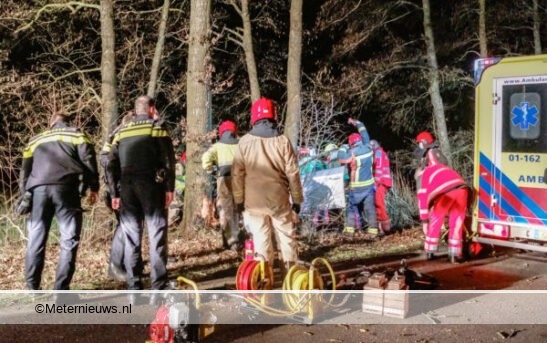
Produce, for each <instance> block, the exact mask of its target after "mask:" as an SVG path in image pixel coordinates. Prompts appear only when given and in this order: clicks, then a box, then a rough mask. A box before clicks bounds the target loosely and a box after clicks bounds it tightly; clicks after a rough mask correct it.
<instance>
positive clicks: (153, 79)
mask: <svg viewBox="0 0 547 343" xmlns="http://www.w3.org/2000/svg"><path fill="white" fill-rule="evenodd" d="M169 7H170V3H169V0H164V1H163V7H162V10H161V19H160V26H159V29H158V40H157V41H156V50H155V51H154V59H153V60H152V68H151V69H150V81H149V82H148V91H147V92H146V94H147V95H148V96H149V97H152V98H154V97H155V95H156V87H157V86H158V77H159V70H160V63H161V56H162V55H163V46H164V45H165V28H166V26H167V19H168V17H169Z"/></svg>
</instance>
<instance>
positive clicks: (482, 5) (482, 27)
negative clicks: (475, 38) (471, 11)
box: [479, 0, 488, 57]
mask: <svg viewBox="0 0 547 343" xmlns="http://www.w3.org/2000/svg"><path fill="white" fill-rule="evenodd" d="M487 44H488V41H487V38H486V0H479V48H480V57H486V56H488V46H487Z"/></svg>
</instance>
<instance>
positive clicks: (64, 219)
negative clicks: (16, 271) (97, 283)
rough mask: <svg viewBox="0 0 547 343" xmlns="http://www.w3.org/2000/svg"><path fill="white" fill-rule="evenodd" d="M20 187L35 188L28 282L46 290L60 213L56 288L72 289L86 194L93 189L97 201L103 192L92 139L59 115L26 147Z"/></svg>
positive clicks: (92, 196)
mask: <svg viewBox="0 0 547 343" xmlns="http://www.w3.org/2000/svg"><path fill="white" fill-rule="evenodd" d="M80 180H82V182H83V183H82V185H83V188H82V187H80V184H81V181H80ZM20 187H21V191H22V192H26V191H30V192H32V209H31V212H30V218H29V219H28V221H27V230H28V243H27V251H26V256H25V279H26V280H25V281H26V286H27V288H28V289H31V290H36V289H40V282H41V278H42V271H43V269H44V259H45V251H46V250H45V248H46V242H47V238H48V234H49V230H50V226H51V222H52V220H53V217H55V218H56V220H57V225H58V227H59V232H60V235H61V242H60V249H61V251H60V254H59V261H58V264H57V271H56V274H55V284H54V289H56V290H68V289H70V282H71V281H72V276H73V275H74V270H75V265H76V254H77V252H78V246H79V244H80V233H81V230H82V208H81V202H80V196H81V195H82V194H83V193H84V192H85V191H86V188H89V190H90V192H89V197H88V202H89V203H90V204H94V203H95V202H96V201H97V197H98V195H97V192H98V191H99V173H98V171H97V158H96V155H95V150H94V149H93V144H92V142H91V140H90V139H89V137H88V136H87V135H85V134H84V133H82V132H81V131H80V130H78V129H77V128H74V127H71V126H69V125H68V124H67V123H66V121H65V116H63V115H61V114H55V115H54V116H53V117H52V119H51V121H50V128H49V129H48V130H46V131H44V132H42V133H40V134H39V135H37V136H35V137H33V138H32V139H31V140H30V142H29V143H28V145H27V146H26V147H25V150H24V151H23V164H22V168H21V174H20Z"/></svg>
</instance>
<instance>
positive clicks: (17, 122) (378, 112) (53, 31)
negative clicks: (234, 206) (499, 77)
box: [0, 0, 547, 244]
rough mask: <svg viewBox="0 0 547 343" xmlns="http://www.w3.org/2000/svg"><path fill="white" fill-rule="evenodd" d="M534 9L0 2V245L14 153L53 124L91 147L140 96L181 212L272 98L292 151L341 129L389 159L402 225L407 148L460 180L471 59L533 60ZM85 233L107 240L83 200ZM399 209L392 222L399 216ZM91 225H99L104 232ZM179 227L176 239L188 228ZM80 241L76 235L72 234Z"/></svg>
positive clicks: (469, 0)
mask: <svg viewBox="0 0 547 343" xmlns="http://www.w3.org/2000/svg"><path fill="white" fill-rule="evenodd" d="M546 5H547V4H546V2H545V0H511V1H494V0H461V1H431V3H430V1H429V0H410V1H405V0H396V1H389V0H387V1H386V0H370V1H366V0H351V1H343V0H313V1H312V0H308V1H303V0H291V1H287V0H264V1H249V0H237V1H236V0H226V1H221V0H192V1H190V0H164V1H160V0H157V1H150V0H131V1H127V0H100V1H99V0H81V1H68V0H65V1H52V0H33V1H30V0H28V1H16V0H4V1H2V4H0V112H1V121H2V126H3V129H2V130H1V131H0V139H1V141H2V144H0V169H1V178H0V201H1V202H0V203H1V204H2V205H1V206H0V228H1V229H2V232H3V234H2V235H0V237H1V238H2V242H3V243H8V244H10V242H13V241H23V240H24V237H25V230H24V218H21V217H18V216H16V215H14V214H13V211H12V207H13V203H14V201H15V200H16V198H17V196H18V194H19V187H18V185H17V180H18V173H19V168H20V165H21V155H22V148H23V146H24V145H25V144H26V142H28V140H29V139H30V137H32V136H33V135H35V134H37V133H38V132H40V131H41V130H43V129H44V128H46V126H47V122H48V119H49V118H50V117H51V115H52V114H53V113H57V112H60V113H63V114H65V115H69V116H70V117H71V120H72V122H73V123H74V124H75V125H77V126H79V127H81V128H83V129H84V130H85V131H86V132H87V133H88V134H89V135H90V136H91V137H93V139H94V142H95V143H96V150H97V151H99V150H100V147H101V146H102V143H103V141H104V138H105V137H106V136H107V135H108V133H109V132H110V130H111V129H112V128H113V127H114V126H115V125H116V123H117V122H118V119H119V118H120V117H121V116H123V114H124V113H126V112H127V111H129V110H131V109H132V107H133V102H134V99H135V98H136V97H137V96H138V95H140V94H148V95H151V96H153V97H155V99H156V102H157V108H158V110H159V111H160V113H161V116H162V118H164V120H165V121H166V123H167V125H168V126H169V127H170V129H171V133H172V138H173V141H174V143H175V146H176V149H177V154H180V153H182V152H183V151H187V153H188V160H187V193H186V198H185V213H188V214H194V213H196V211H197V210H198V208H197V207H198V204H199V203H200V201H199V199H200V197H201V196H202V194H203V189H204V184H205V182H206V178H205V174H204V173H203V171H202V170H201V166H200V157H201V154H202V153H203V151H204V150H205V149H206V148H207V146H208V144H209V143H210V142H211V140H212V139H214V137H215V131H214V130H215V128H216V127H217V125H218V123H220V122H221V121H222V120H224V119H231V120H234V121H235V122H236V123H237V124H238V126H239V129H240V134H243V133H245V132H246V131H247V130H248V129H249V128H250V124H249V119H250V118H249V117H250V113H249V112H250V111H249V109H250V105H251V103H252V101H253V100H255V99H257V98H259V97H260V96H267V97H269V98H271V99H274V100H275V101H276V104H277V108H278V112H279V117H280V123H281V129H282V130H284V132H285V134H287V135H288V136H289V138H290V139H291V140H292V142H293V143H294V145H295V147H296V146H313V147H315V148H317V149H321V148H323V147H324V146H325V145H326V144H327V143H330V142H334V143H337V144H343V143H345V141H346V139H347V135H348V134H349V133H350V132H352V129H353V128H352V127H351V126H350V125H348V124H347V118H348V117H354V118H357V119H359V120H361V121H363V122H364V123H365V125H366V127H367V128H368V130H369V133H370V135H371V137H372V138H375V139H377V140H378V141H379V142H380V143H381V144H382V145H383V146H384V148H385V150H386V151H387V152H388V153H389V155H390V157H391V160H392V170H393V172H394V175H395V179H396V185H395V187H394V190H393V192H392V193H391V197H390V201H391V208H394V207H395V208H398V209H400V210H401V212H404V211H406V214H405V215H401V216H400V217H399V218H396V219H395V221H396V224H397V225H400V226H404V225H412V220H413V216H414V215H415V214H416V206H415V202H414V190H413V187H414V185H413V180H412V174H413V171H414V165H413V162H412V161H413V156H412V150H413V149H414V142H413V139H414V137H415V136H416V134H417V133H418V132H419V131H422V130H431V131H432V132H433V133H434V134H435V135H436V136H437V137H438V139H439V141H440V143H441V147H442V148H443V150H444V151H445V152H446V154H447V155H448V156H449V157H450V159H451V161H452V165H453V166H454V167H455V168H456V169H457V170H459V171H460V172H461V173H462V174H463V175H464V177H465V178H466V180H468V182H469V183H471V179H472V169H473V137H474V136H473V126H474V83H473V63H474V61H475V60H476V59H477V58H479V57H487V56H502V57H503V56H518V55H530V54H540V53H542V52H545V49H544V48H543V46H544V45H545V44H546V41H545V40H546V39H547V38H546V37H547V25H546V23H547V10H546V7H547V6H546ZM88 210H89V212H88V213H87V218H88V219H87V220H86V225H87V226H89V227H90V228H93V230H91V232H93V234H96V235H97V236H101V237H103V236H105V232H107V233H110V232H111V227H110V226H109V225H103V224H102V223H103V222H104V223H106V222H108V223H110V222H111V215H110V214H109V213H108V212H107V211H104V205H102V204H98V205H96V206H95V207H93V208H91V209H88ZM403 210H404V211H403ZM106 218H109V219H108V220H107V219H106ZM194 219H195V216H193V215H187V216H185V220H184V221H183V222H182V223H181V224H180V225H179V227H178V228H177V229H180V231H182V232H185V231H188V230H190V229H191V228H192V227H193V226H195V224H196V223H195V222H194V221H193V220H194ZM88 231H89V230H88Z"/></svg>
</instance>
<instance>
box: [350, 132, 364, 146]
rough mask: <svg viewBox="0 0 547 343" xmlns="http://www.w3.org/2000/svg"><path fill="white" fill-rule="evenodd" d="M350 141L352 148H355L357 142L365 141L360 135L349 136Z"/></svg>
mask: <svg viewBox="0 0 547 343" xmlns="http://www.w3.org/2000/svg"><path fill="white" fill-rule="evenodd" d="M348 141H349V145H350V146H353V145H354V144H355V143H357V142H362V141H363V139H362V137H361V135H360V134H358V133H352V134H351V135H349V137H348Z"/></svg>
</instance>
